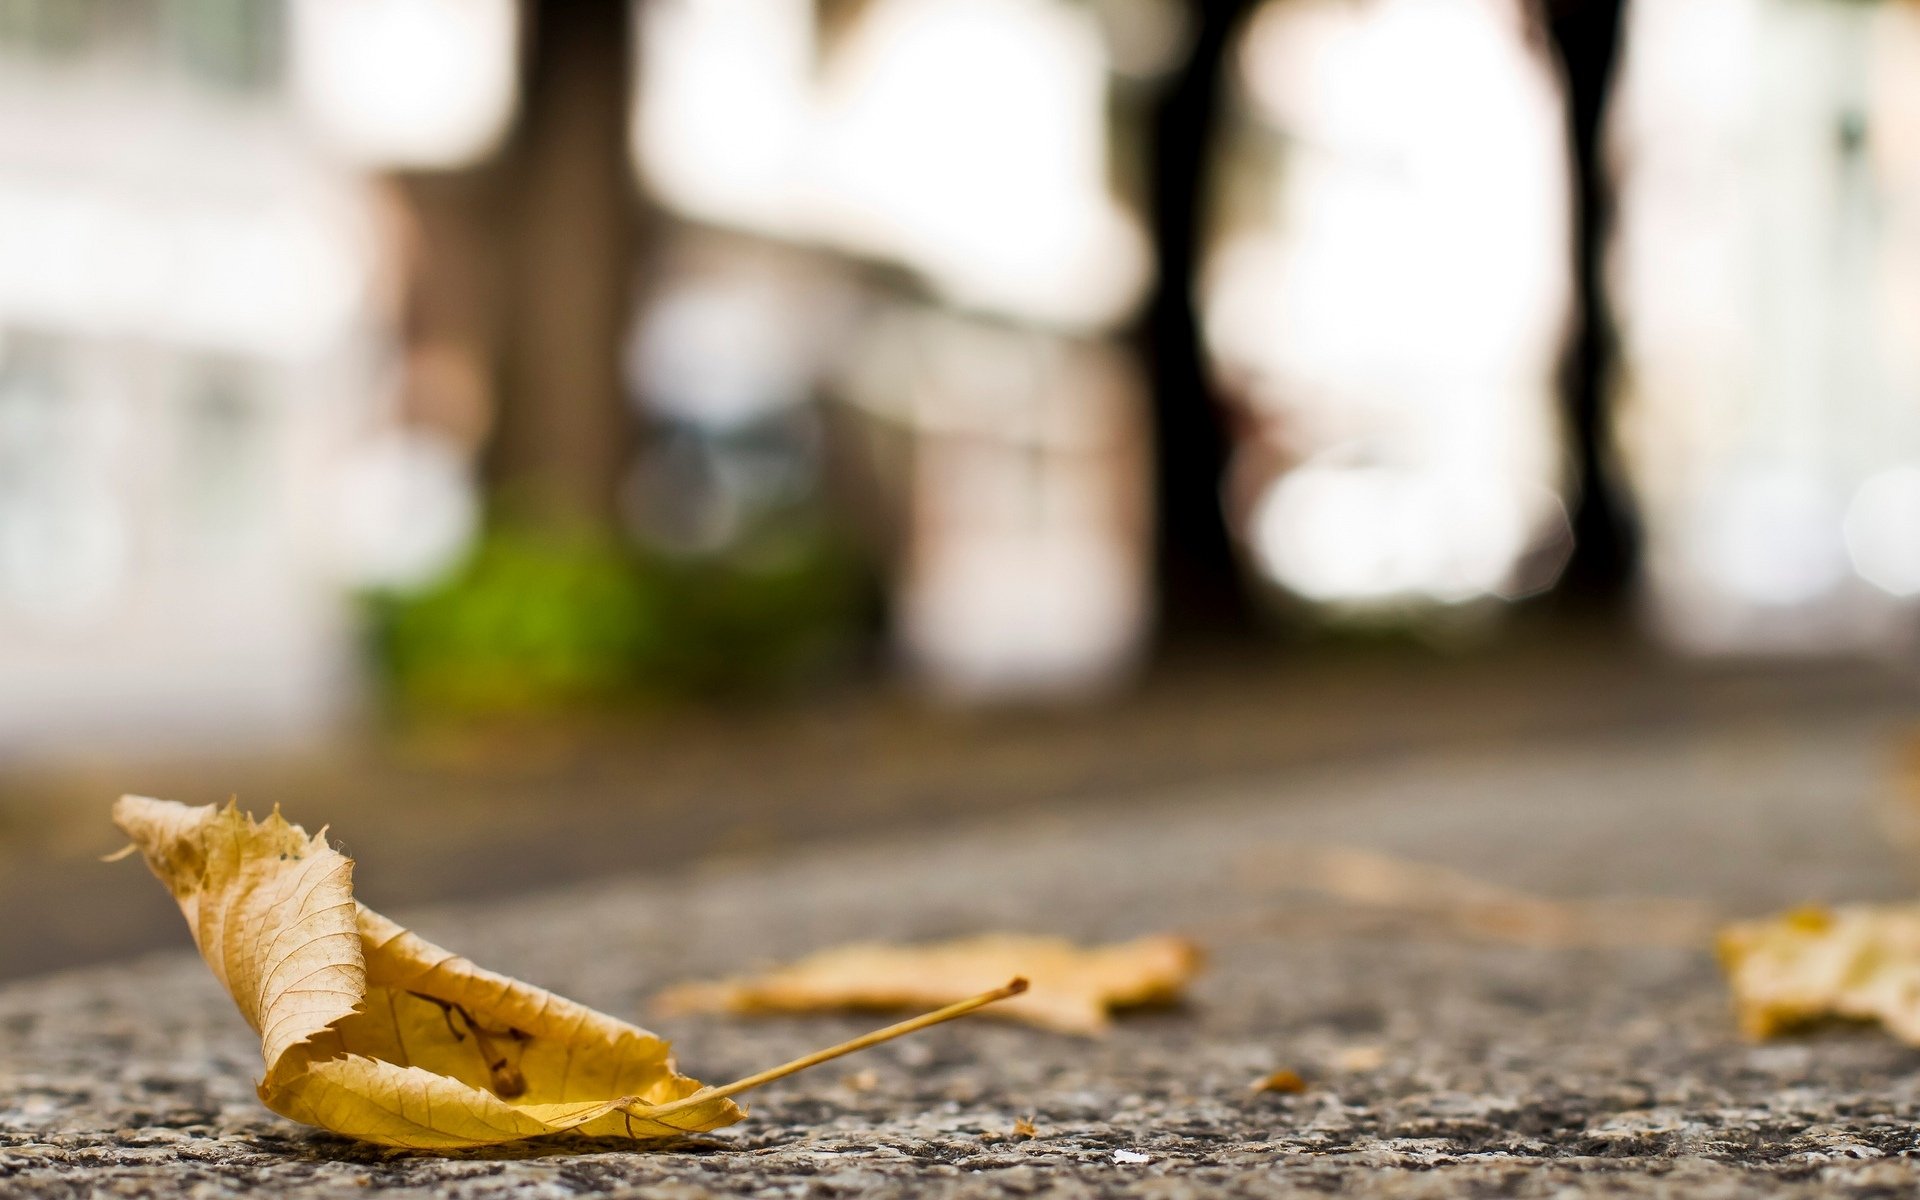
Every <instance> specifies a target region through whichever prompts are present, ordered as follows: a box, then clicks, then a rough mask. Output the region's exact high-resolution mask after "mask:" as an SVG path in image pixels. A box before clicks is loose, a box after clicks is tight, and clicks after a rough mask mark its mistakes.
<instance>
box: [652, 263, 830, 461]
mask: <svg viewBox="0 0 1920 1200" xmlns="http://www.w3.org/2000/svg"><path fill="white" fill-rule="evenodd" d="M819 300H820V297H818V296H814V295H808V294H806V293H803V292H799V291H797V290H796V289H794V288H792V287H787V286H782V281H781V280H779V279H776V278H774V277H772V276H770V275H759V276H756V275H754V274H752V273H750V272H747V271H734V272H726V271H721V272H716V273H712V274H698V273H688V274H685V275H681V276H677V277H674V278H672V279H671V280H670V281H669V282H668V283H667V285H666V286H665V287H664V288H663V289H662V291H661V294H660V296H659V298H658V299H657V300H655V301H654V303H653V304H652V305H651V306H649V307H648V308H647V310H646V311H645V312H644V313H643V314H642V316H641V319H640V321H639V322H638V324H637V326H636V330H635V333H634V335H633V342H632V345H631V346H630V347H629V350H628V380H629V384H630V386H632V387H633V388H634V389H635V390H636V391H637V393H638V394H639V395H641V396H643V397H644V398H645V399H646V402H647V405H648V408H649V410H650V411H652V412H655V413H658V414H660V415H662V416H666V417H670V418H673V419H676V420H680V421H685V422H687V423H689V424H691V425H695V426H698V427H700V428H702V429H707V430H711V431H715V432H724V431H726V430H729V429H735V428H739V427H741V426H745V425H749V424H751V423H753V422H754V421H757V420H760V419H761V418H763V417H768V416H771V415H773V414H775V413H778V412H781V411H784V410H786V409H790V408H793V407H795V406H796V405H799V404H803V403H805V402H806V400H807V399H808V396H809V394H810V393H811V391H812V388H813V383H814V376H815V373H816V371H817V370H818V366H819V363H818V359H819V357H820V350H819V347H818V346H817V345H816V344H815V343H816V339H815V334H816V332H817V331H816V329H815V324H816V321H817V318H818V317H819V315H820V314H819V313H818V311H817V309H816V310H814V311H810V310H809V307H808V306H809V304H810V303H811V304H814V305H816V306H817V304H818V302H819Z"/></svg>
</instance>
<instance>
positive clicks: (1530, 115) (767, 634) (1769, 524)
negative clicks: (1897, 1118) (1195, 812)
mask: <svg viewBox="0 0 1920 1200" xmlns="http://www.w3.org/2000/svg"><path fill="white" fill-rule="evenodd" d="M1917 621H1920V8H1916V7H1915V6H1913V5H1911V4H1906V3H1900V2H1896V0H1879V2H1874V0H1624V2H1623V0H1214V2H1202V0H634V2H632V3H624V2H618V0H568V2H567V3H560V2H558V0H0V905H5V906H7V907H8V908H9V910H10V911H14V912H16V913H17V912H22V911H25V912H28V913H32V914H34V918H33V919H32V920H23V921H18V922H15V923H14V925H15V927H14V928H10V929H8V930H6V931H5V932H3V933H0V976H4V975H19V974H25V973H29V972H33V971H39V970H45V969H50V968H52V967H56V966H61V965H66V964H69V963H78V962H84V961H89V960H93V959H99V958H103V957H107V956H109V955H113V954H119V953H125V952H128V951H130V950H134V949H138V948H141V947H143V946H147V945H152V944H156V943H158V942H164V943H166V944H172V942H174V941H177V940H179V939H180V934H179V931H178V929H177V925H178V921H177V917H174V916H171V915H170V914H168V913H167V912H165V911H162V906H160V905H157V904H153V903H146V901H150V900H152V897H151V896H149V895H147V894H146V891H147V890H148V889H150V888H151V884H150V883H149V881H147V880H145V879H135V878H134V876H135V875H137V874H138V873H137V872H132V871H130V870H129V871H122V872H117V873H115V874H114V875H113V876H112V877H111V879H109V878H108V876H107V875H105V874H103V873H102V872H100V871H95V870H94V869H92V868H91V867H90V866H88V865H87V863H88V859H89V858H90V856H92V855H96V854H99V853H101V852H103V851H106V850H110V849H112V848H113V845H112V837H111V833H110V831H109V830H108V829H107V825H106V816H105V814H106V808H107V805H108V803H109V801H110V800H111V799H112V797H113V796H115V795H117V794H118V793H120V792H122V791H142V792H150V793H155V794H161V795H166V796H169V797H171V798H175V799H180V800H186V801H196V802H205V801H211V800H221V799H224V798H225V797H226V796H227V795H228V794H229V793H233V792H237V793H238V794H239V796H240V798H241V800H242V802H243V803H244V804H247V805H250V806H252V807H254V808H256V809H259V810H264V809H265V808H267V807H270V806H271V805H272V804H273V803H275V802H279V803H282V804H284V805H285V806H286V808H287V810H288V812H289V815H290V816H291V817H292V818H293V819H295V820H299V821H303V822H305V823H306V824H308V825H309V827H317V826H319V825H321V824H327V823H331V824H333V825H334V827H335V828H336V829H337V830H339V831H340V832H341V833H342V834H344V835H345V841H346V846H347V848H348V849H349V850H350V851H351V852H353V853H354V854H355V855H356V856H357V857H358V858H359V859H360V860H361V861H362V862H363V863H364V864H367V867H366V871H365V873H364V875H363V878H364V879H365V880H366V881H367V883H366V885H365V888H364V891H365V894H366V895H367V897H368V899H369V900H370V902H372V903H375V904H380V903H385V902H389V901H393V902H402V903H404V902H408V901H411V900H416V899H422V898H434V897H461V896H473V895H481V894H488V893H494V892H503V891H511V890H513V889H517V888H526V887H536V886H545V885H550V884H553V883H557V882H563V881H568V880H573V879H577V878H582V877H588V876H592V875H595V874H602V873H608V872H613V871H618V870H626V869H636V868H644V869H649V870H655V869H659V870H666V869H680V868H684V867H686V866H687V865H688V864H692V863H698V862H702V861H707V860H709V859H711V858H713V857H714V856H733V857H734V858H736V859H737V858H738V857H739V856H743V855H744V856H751V855H754V854H779V853H788V852H791V851H792V850H793V849H794V848H795V847H799V846H804V845H807V844H811V843H813V842H817V841H820V840H832V839H840V838H846V837H851V836H858V835H859V834H860V833H861V832H863V831H866V830H870V829H873V828H876V827H879V826H882V825H885V826H887V827H902V826H907V825H911V824H913V823H920V824H924V825H926V826H928V827H934V826H936V825H938V824H939V823H941V822H954V821H965V820H970V819H977V818H979V817H980V816H981V815H982V814H988V815H991V814H993V813H997V812H1008V811H1014V810H1021V809H1028V808H1033V807H1035V806H1049V811H1053V810H1055V809H1057V810H1058V811H1059V812H1061V813H1063V814H1068V816H1067V817H1066V818H1065V819H1096V818H1095V817H1094V816H1093V815H1092V814H1094V813H1096V812H1097V811H1098V806H1099V805H1100V804H1102V803H1106V802H1109V801H1111V800H1112V799H1113V798H1114V797H1117V796H1151V795H1153V794H1154V789H1155V788H1158V787H1164V786H1167V785H1169V784H1172V783H1175V782H1179V781H1186V780H1192V779H1198V778H1223V777H1229V776H1234V775H1244V774H1249V773H1257V772H1260V771H1266V770H1271V769H1273V768H1275V767H1278V766H1286V765H1288V764H1299V763H1320V762H1327V761H1337V760H1339V759H1341V758H1343V757H1348V758H1351V757H1366V756H1375V757H1377V756H1378V755H1381V754H1392V753H1400V752H1405V751H1407V750H1408V749H1409V748H1410V747H1422V746H1431V745H1436V744H1471V745H1476V746H1488V745H1491V746H1495V747H1498V746H1501V745H1510V744H1517V743H1518V742H1519V741H1520V740H1523V739H1526V740H1537V739H1539V738H1543V737H1554V736H1578V735H1579V734H1580V733H1581V731H1585V730H1592V729H1596V728H1603V729H1608V730H1614V731H1619V730H1628V731H1631V730H1633V729H1637V728H1642V727H1648V726H1653V725H1672V724H1673V723H1675V722H1685V721H1688V720H1694V719H1709V718H1711V717H1712V716H1713V715H1714V714H1719V713H1723V712H1743V713H1755V712H1758V713H1764V714H1769V719H1778V720H1780V721H1781V722H1782V728H1783V729H1790V728H1791V727H1792V722H1793V720H1794V719H1795V718H1796V715H1797V714H1800V713H1803V712H1808V711H1819V712H1855V711H1858V712H1861V713H1872V714H1885V713H1890V712H1891V713H1902V714H1904V713H1906V712H1908V711H1910V710H1911V709H1912V707H1913V704H1912V702H1913V699H1914V689H1913V682H1914V681H1915V679H1916V666H1920V661H1917V660H1916V658H1915V656H1914V646H1913V641H1914V633H1915V631H1916V628H1920V625H1917ZM376 866H377V867H378V868H379V869H378V870H376V869H375V868H376ZM382 889H384V890H382Z"/></svg>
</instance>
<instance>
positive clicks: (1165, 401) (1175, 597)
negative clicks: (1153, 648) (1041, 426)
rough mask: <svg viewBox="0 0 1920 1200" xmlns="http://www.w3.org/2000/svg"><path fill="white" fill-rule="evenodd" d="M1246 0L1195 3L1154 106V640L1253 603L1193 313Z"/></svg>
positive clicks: (1237, 627) (1217, 631)
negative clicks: (1173, 70)
mask: <svg viewBox="0 0 1920 1200" xmlns="http://www.w3.org/2000/svg"><path fill="white" fill-rule="evenodd" d="M1252 8H1253V0H1213V2H1210V3H1205V4H1198V5H1194V6H1193V7H1192V9H1191V10H1190V12H1191V17H1190V19H1191V20H1192V21H1193V22H1194V26H1195V36H1194V43H1193V51H1192V54H1191V56H1190V57H1189V59H1188V61H1187V64H1186V66H1185V67H1184V68H1183V69H1182V70H1181V72H1180V74H1179V75H1178V76H1176V77H1175V78H1174V79H1173V80H1172V81H1171V83H1170V85H1169V86H1168V88H1167V90H1166V92H1165V93H1164V97H1163V99H1162V100H1161V102H1160V104H1159V105H1158V106H1157V108H1156V110H1155V111H1154V112H1153V114H1152V118H1151V119H1152V124H1151V127H1150V133H1151V151H1150V153H1151V154H1152V156H1153V158H1152V163H1151V171H1150V178H1151V184H1150V187H1151V195H1150V197H1149V205H1148V208H1149V211H1150V213H1151V220H1152V222H1153V242H1154V252H1155V256H1156V258H1157V259H1158V260H1159V277H1158V280H1157V283H1156V286H1155V289H1154V292H1153V296H1152V298H1151V300H1150V301H1149V305H1148V309H1147V314H1146V328H1145V339H1144V340H1145V344H1146V350H1147V356H1148V362H1149V364H1150V367H1149V369H1150V371H1151V376H1152V381H1153V425H1154V453H1155V480H1154V487H1155V499H1156V504H1157V506H1158V510H1157V512H1156V514H1155V515H1156V522H1157V525H1158V534H1159V541H1158V545H1157V554H1156V562H1155V575H1156V577H1157V579H1158V582H1159V585H1160V597H1159V601H1160V628H1159V635H1160V641H1161V642H1162V643H1163V644H1165V643H1167V642H1169V641H1172V642H1181V641H1187V640H1191V639H1194V638H1199V639H1200V640H1211V639H1212V638H1214V637H1218V636H1220V635H1223V634H1225V635H1234V634H1241V633H1245V632H1246V631H1247V630H1248V629H1249V628H1250V626H1251V623H1252V606H1251V604H1250V602H1249V600H1248V598H1247V593H1246V589H1245V587H1244V586H1243V583H1242V579H1241V571H1240V567H1239V564H1238V561H1237V558H1236V555H1235V553H1234V548H1233V539H1232V537H1231V535H1230V534H1229V533H1228V530H1227V520H1226V512H1225V509H1224V508H1223V507H1222V504H1221V490H1220V489H1221V485H1222V483H1223V481H1224V478H1225V473H1226V466H1227V458H1228V455H1229V454H1230V453H1231V452H1232V449H1233V447H1232V445H1231V442H1230V440H1229V437H1228V432H1227V428H1226V421H1225V413H1224V410H1223V409H1222V407H1221V405H1220V404H1219V402H1218V401H1217V399H1216V398H1215V397H1214V394H1213V390H1212V387H1211V386H1210V384H1209V382H1208V378H1207V369H1206V362H1205V358H1204V355H1203V352H1202V349H1201V345H1200V330H1199V323H1198V320H1197V317H1196V314H1195V312H1194V304H1193V295H1194V284H1195V276H1196V273H1197V270H1198V266H1199V255H1200V237H1201V233H1202V230H1201V225H1202V222H1203V220H1204V218H1205V215H1206V213H1205V199H1206V197H1205V187H1206V177H1207V169H1208V159H1209V155H1210V153H1211V151H1212V149H1213V145H1214V138H1213V132H1214V130H1213V126H1214V123H1215V117H1216V114H1217V112H1218V110H1219V106H1220V95H1221V88H1222V86H1223V84H1224V83H1225V79H1224V67H1225V61H1226V55H1227V49H1228V46H1229V43H1230V39H1231V36H1232V34H1233V32H1234V30H1235V29H1236V28H1237V27H1238V25H1239V23H1240V21H1241V19H1242V18H1243V17H1244V16H1245V15H1246V14H1247V13H1248V12H1250V11H1251V10H1252Z"/></svg>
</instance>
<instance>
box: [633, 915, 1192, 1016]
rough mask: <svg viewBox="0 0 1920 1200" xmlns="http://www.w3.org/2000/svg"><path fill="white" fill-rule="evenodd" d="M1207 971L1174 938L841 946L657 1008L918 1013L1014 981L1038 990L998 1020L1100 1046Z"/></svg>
mask: <svg viewBox="0 0 1920 1200" xmlns="http://www.w3.org/2000/svg"><path fill="white" fill-rule="evenodd" d="M1199 968H1200V952H1199V949H1198V948H1197V947H1195V946H1194V945H1193V943H1191V942H1189V941H1187V940H1185V939H1184V938H1178V937H1172V936H1169V935H1164V934H1162V935H1156V936H1153V937H1144V938H1140V939H1138V940H1136V941H1131V942H1120V943H1117V944H1115V945H1110V946H1092V947H1085V948H1082V947H1080V946H1076V945H1074V944H1073V943H1072V942H1069V941H1067V940H1065V939H1064V938H1054V937H1035V936H1029V935H1025V934H1011V933H994V934H985V935H982V936H980V937H972V938H963V939H961V940H959V941H952V942H937V943H933V944H929V945H919V946H894V945H886V944H881V943H861V944H858V945H852V946H841V947H838V948H836V949H832V950H823V951H820V952H819V953H817V954H812V955H809V956H807V957H806V958H803V959H801V960H800V961H799V962H796V963H793V964H791V965H790V966H785V967H779V968H776V969H774V970H772V971H769V972H767V973H766V974H764V975H756V976H750V977H744V978H738V979H728V980H722V981H720V982H717V983H692V984H683V985H682V986H680V987H676V988H669V989H668V990H667V991H665V992H663V993H662V994H661V995H660V997H659V999H658V1001H657V1005H658V1008H659V1009H660V1011H662V1012H668V1013H686V1012H727V1013H811V1012H831V1011H839V1010H845V1009H887V1008H917V1007H925V1006H929V1005H935V1004H945V1003H947V1002H949V1001H951V1000H953V999H955V998H957V997H960V996H965V995H969V994H971V993H972V992H975V991H978V990H979V988H978V981H979V980H982V979H989V980H990V979H996V978H1000V979H1003V978H1006V976H1007V975H1008V974H1009V973H1012V974H1015V975H1019V976H1021V977H1022V978H1025V979H1027V980H1029V981H1031V983H1032V987H1031V988H1030V989H1029V990H1028V991H1027V993H1026V994H1025V995H1022V996H1016V997H1014V998H1013V999H1012V1000H1009V1001H1008V1002H1007V1003H1005V1004H1001V1005H997V1006H995V1008H994V1009H993V1010H992V1011H993V1012H994V1013H996V1014H997V1015H999V1016H1003V1017H1008V1018H1011V1019H1015V1020H1023V1021H1026V1022H1029V1023H1030V1024H1034V1025H1039V1026H1041V1027H1043V1028H1046V1029H1052V1030H1056V1031H1058V1032H1061V1033H1076V1034H1088V1035H1096V1036H1097V1035H1099V1034H1102V1033H1105V1032H1106V1031H1107V1029H1108V1028H1109V1026H1110V1025H1111V1024H1112V1021H1111V1018H1110V1017H1109V1015H1108V1014H1109V1012H1110V1011H1111V1010H1112V1009H1115V1008H1126V1007H1132V1006H1136V1005H1142V1004H1165V1003H1171V1002H1173V1001H1175V1000H1178V999H1179V998H1180V995H1181V993H1182V992H1184V991H1185V989H1186V986H1187V983H1188V982H1189V981H1190V980H1191V979H1192V978H1193V976H1194V974H1195V973H1196V972H1197V971H1198V970H1199Z"/></svg>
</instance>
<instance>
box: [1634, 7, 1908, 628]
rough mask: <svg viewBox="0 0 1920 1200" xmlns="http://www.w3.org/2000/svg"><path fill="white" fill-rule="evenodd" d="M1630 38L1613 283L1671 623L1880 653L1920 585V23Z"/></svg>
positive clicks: (1788, 26) (1839, 17)
mask: <svg viewBox="0 0 1920 1200" xmlns="http://www.w3.org/2000/svg"><path fill="white" fill-rule="evenodd" d="M1623 33H1624V40H1623V52H1624V57H1623V59H1622V61H1621V70H1620V74H1619V78H1618V79H1617V81H1616V85H1615V90H1614V94H1613V99H1612V101H1611V109H1610V112H1609V128H1608V136H1609V141H1610V150H1611V152H1612V155H1611V156H1612V159H1613V162H1614V164H1615V188H1614V190H1615V193H1616V195H1617V197H1618V200H1617V216H1616V224H1615V231H1614V236H1613V242H1612V245H1611V247H1610V261H1609V263H1608V267H1609V272H1610V279H1609V288H1610V291H1611V293H1612V295H1613V297H1614V309H1615V312H1616V315H1617V324H1618V328H1619V331H1620V341H1621V352H1622V359H1623V362H1622V367H1623V369H1622V370H1621V371H1620V372H1619V380H1618V381H1619V383H1620V385H1621V386H1620V388H1619V390H1618V396H1617V399H1618V411H1619V419H1620V434H1621V439H1620V440H1621V447H1622V450H1623V452H1624V458H1625V462H1626V466H1627V467H1628V472H1629V477H1630V479H1631V482H1632V485H1633V489H1634V493H1635V496H1634V499H1635V501H1636V508H1637V509H1638V510H1639V512H1640V514H1641V524H1642V526H1643V528H1644V529H1645V531H1646V559H1645V561H1646V586H1647V589H1648V592H1649V595H1650V599H1651V600H1652V601H1653V607H1654V609H1655V611H1657V612H1661V613H1663V614H1664V615H1665V616H1666V618H1667V625H1668V632H1669V634H1670V635H1671V636H1672V638H1673V640H1674V641H1675V642H1676V643H1677V644H1679V645H1680V646H1681V647H1682V648H1685V649H1690V650H1700V651H1708V652H1715V653H1719V652H1762V653H1766V652H1773V651H1802V650H1806V651H1814V650H1824V651H1829V652H1830V651H1833V650H1840V649H1849V650H1850V649H1874V648H1883V647H1885V646H1887V645H1889V644H1892V643H1893V642H1894V640H1895V639H1896V638H1897V637H1898V636H1899V635H1898V632H1897V629H1898V626H1899V625H1900V624H1901V623H1902V621H1903V620H1906V619H1910V618H1905V617H1903V616H1902V615H1901V613H1900V606H1899V604H1898V602H1897V601H1896V600H1895V599H1894V597H1902V596H1909V595H1914V594H1920V574H1916V565H1915V564H1916V561H1917V559H1916V556H1917V555H1920V540H1916V537H1915V535H1916V534H1920V524H1916V523H1915V521H1914V509H1913V505H1914V501H1913V498H1912V496H1913V490H1914V486H1915V485H1914V481H1913V478H1912V476H1911V474H1910V473H1911V472H1912V471H1913V470H1914V468H1912V467H1899V466H1894V467H1892V469H1889V467H1890V465H1891V464H1896V463H1900V462H1903V461H1905V462H1909V463H1911V462H1920V409H1916V408H1915V406H1914V402H1913V398H1914V395H1915V392H1916V388H1920V351H1917V350H1916V349H1915V347H1916V346H1920V288H1917V287H1916V284H1915V282H1914V281H1915V280H1916V279H1920V136H1917V135H1916V130H1917V129H1920V124H1917V123H1916V122H1917V121H1920V88H1916V86H1915V82H1914V80H1915V72H1916V71H1917V70H1920V20H1916V19H1915V18H1914V15H1913V13H1912V12H1911V11H1910V10H1909V9H1908V7H1907V6H1905V5H1851V4H1793V3H1778V2H1776V0H1630V3H1629V4H1628V5H1627V8H1626V13H1625V23H1624V26H1623ZM1903 532H1904V535H1905V536H1904V541H1903ZM1862 580H1864V581H1865V582H1866V583H1867V584H1871V585H1872V586H1871V587H1868V586H1864V585H1863V583H1862Z"/></svg>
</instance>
